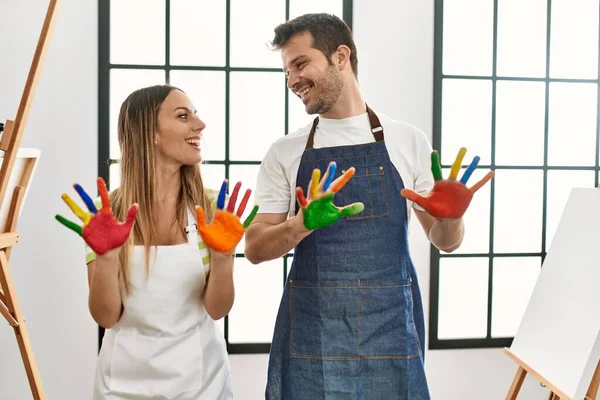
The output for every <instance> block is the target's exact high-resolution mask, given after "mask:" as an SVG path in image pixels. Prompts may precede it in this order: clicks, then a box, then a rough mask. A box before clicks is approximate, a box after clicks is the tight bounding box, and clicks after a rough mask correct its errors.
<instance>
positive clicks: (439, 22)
mask: <svg viewBox="0 0 600 400" xmlns="http://www.w3.org/2000/svg"><path fill="white" fill-rule="evenodd" d="M498 3H499V0H494V1H493V35H492V75H491V76H475V75H452V74H448V75H446V74H444V73H443V65H442V63H443V29H444V27H443V22H444V17H443V15H444V0H435V11H434V12H435V17H434V21H435V22H434V24H435V28H434V87H433V93H434V102H433V135H432V138H433V140H432V145H433V148H434V149H438V150H439V151H440V154H441V151H442V139H443V132H442V99H443V95H442V83H443V80H444V79H447V78H449V79H483V80H488V81H491V83H492V92H491V96H492V101H491V107H492V109H491V165H479V166H478V168H481V169H485V170H489V169H492V170H541V171H542V172H543V191H542V196H543V202H542V229H541V232H540V234H541V235H542V237H541V251H540V252H535V253H516V252H515V253H495V252H494V247H493V246H494V198H495V197H494V194H495V183H494V179H492V180H491V181H490V182H489V183H488V185H490V190H491V192H490V226H489V233H490V234H489V240H490V245H489V250H488V252H487V253H472V254H464V253H463V254H445V253H444V254H442V253H441V252H440V251H439V250H438V249H437V248H436V247H435V246H433V245H431V246H430V267H431V274H430V303H429V336H428V340H429V349H432V350H444V349H476V348H498V347H510V345H511V343H512V341H513V339H514V338H513V337H495V338H494V337H492V318H493V314H492V313H493V304H492V296H493V284H494V282H493V280H494V275H493V271H494V265H493V261H494V258H495V257H540V258H541V264H543V262H544V258H545V256H546V252H547V247H548V243H547V240H546V227H547V197H548V171H552V170H558V171H594V186H595V187H597V186H598V183H599V182H598V181H599V169H600V168H599V165H600V162H599V160H600V111H598V118H597V119H596V121H597V122H596V149H595V152H596V155H595V166H562V165H561V166H555V165H550V164H549V161H548V148H549V125H548V120H549V104H550V84H551V83H554V82H566V83H595V84H596V85H597V97H596V101H597V104H596V105H597V107H598V110H600V51H599V61H598V76H597V77H596V79H568V78H551V77H550V44H551V43H550V33H551V28H552V21H551V18H552V0H547V8H546V33H545V39H546V40H545V46H546V55H545V61H546V66H545V68H546V69H545V77H540V78H533V77H516V76H498V75H497V54H498ZM599 12H600V10H599ZM598 35H599V37H600V29H599V32H598ZM599 47H600V40H599ZM498 81H511V82H543V83H544V84H545V99H544V161H543V165H542V166H537V165H536V166H526V165H496V164H495V155H496V146H495V140H496V93H497V90H496V86H497V82H498ZM450 166H451V165H450V164H442V168H449V167H450ZM463 167H464V165H463ZM482 256H483V257H485V256H487V257H488V259H489V263H488V282H487V284H488V288H487V302H488V303H487V335H486V338H481V339H479V338H469V339H439V338H438V320H439V289H440V260H441V259H442V258H452V257H456V258H469V257H482ZM540 268H541V265H540Z"/></svg>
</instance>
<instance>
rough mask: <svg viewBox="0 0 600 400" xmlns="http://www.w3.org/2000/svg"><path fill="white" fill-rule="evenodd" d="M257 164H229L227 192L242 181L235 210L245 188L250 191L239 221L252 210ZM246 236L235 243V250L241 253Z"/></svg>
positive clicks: (243, 219) (242, 220) (244, 218)
mask: <svg viewBox="0 0 600 400" xmlns="http://www.w3.org/2000/svg"><path fill="white" fill-rule="evenodd" d="M259 167H260V166H259V165H231V166H229V194H231V192H232V191H233V188H234V186H235V185H236V183H238V182H242V186H241V187H240V191H239V194H238V199H237V202H236V204H235V212H237V210H238V207H239V205H240V203H241V201H242V198H243V197H244V194H245V193H246V190H247V189H250V190H251V191H252V193H251V194H250V198H249V199H248V204H247V205H246V210H245V211H244V214H243V215H242V217H241V218H240V221H241V222H242V223H243V222H244V221H245V220H246V218H247V217H248V215H250V212H251V211H252V207H254V191H255V190H256V177H257V175H258V169H259ZM259 211H260V210H259ZM245 238H246V236H245V235H244V236H243V237H242V240H240V243H239V244H238V245H237V249H236V252H238V253H243V252H244V248H245V246H246V242H245Z"/></svg>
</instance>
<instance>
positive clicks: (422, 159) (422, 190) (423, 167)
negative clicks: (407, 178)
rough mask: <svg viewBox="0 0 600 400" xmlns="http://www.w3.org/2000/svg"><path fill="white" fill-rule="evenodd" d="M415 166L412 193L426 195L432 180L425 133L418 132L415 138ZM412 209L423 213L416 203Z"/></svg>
mask: <svg viewBox="0 0 600 400" xmlns="http://www.w3.org/2000/svg"><path fill="white" fill-rule="evenodd" d="M416 148H417V165H416V166H415V186H414V191H415V192H417V193H419V194H420V195H422V196H425V195H427V194H428V193H429V192H430V191H431V189H432V188H433V184H434V179H433V173H432V172H431V152H432V150H433V149H432V147H431V144H430V143H429V140H428V139H427V136H425V133H423V132H421V131H418V134H417V137H416ZM413 208H415V209H417V210H420V211H424V210H423V208H422V207H421V206H419V205H418V204H417V203H413Z"/></svg>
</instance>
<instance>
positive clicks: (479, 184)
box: [469, 171, 494, 193]
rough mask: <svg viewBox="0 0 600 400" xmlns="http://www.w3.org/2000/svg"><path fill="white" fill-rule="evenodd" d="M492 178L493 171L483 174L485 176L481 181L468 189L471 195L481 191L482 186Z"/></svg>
mask: <svg viewBox="0 0 600 400" xmlns="http://www.w3.org/2000/svg"><path fill="white" fill-rule="evenodd" d="M493 176H494V171H490V172H488V173H487V174H485V176H484V177H483V178H481V180H480V181H479V182H477V183H476V184H474V185H473V186H472V187H471V188H470V189H469V190H470V191H471V193H475V192H476V191H478V190H479V189H481V188H482V187H483V185H485V184H486V183H487V182H488V181H489V180H490V179H492V177H493Z"/></svg>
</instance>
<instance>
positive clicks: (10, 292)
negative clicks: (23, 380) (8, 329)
mask: <svg viewBox="0 0 600 400" xmlns="http://www.w3.org/2000/svg"><path fill="white" fill-rule="evenodd" d="M0 286H1V287H2V288H3V289H4V297H5V300H6V306H7V308H8V310H9V312H10V314H11V316H12V317H13V318H14V319H15V320H16V322H17V324H18V325H17V326H15V327H14V330H15V336H16V338H17V343H18V344H19V350H20V352H21V358H23V364H24V365H25V372H26V373H27V379H28V380H29V386H30V387H31V393H32V394H33V398H34V399H35V400H45V399H46V395H45V394H44V389H43V386H42V379H41V378H40V373H39V371H38V369H37V364H36V362H35V358H34V356H33V350H32V349H31V344H30V343H29V335H28V334H27V329H26V328H25V321H24V320H23V315H22V314H21V308H20V306H19V302H18V301H17V296H16V292H15V288H14V286H13V283H12V276H11V274H10V267H9V265H8V260H7V258H6V254H5V253H4V250H0Z"/></svg>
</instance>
